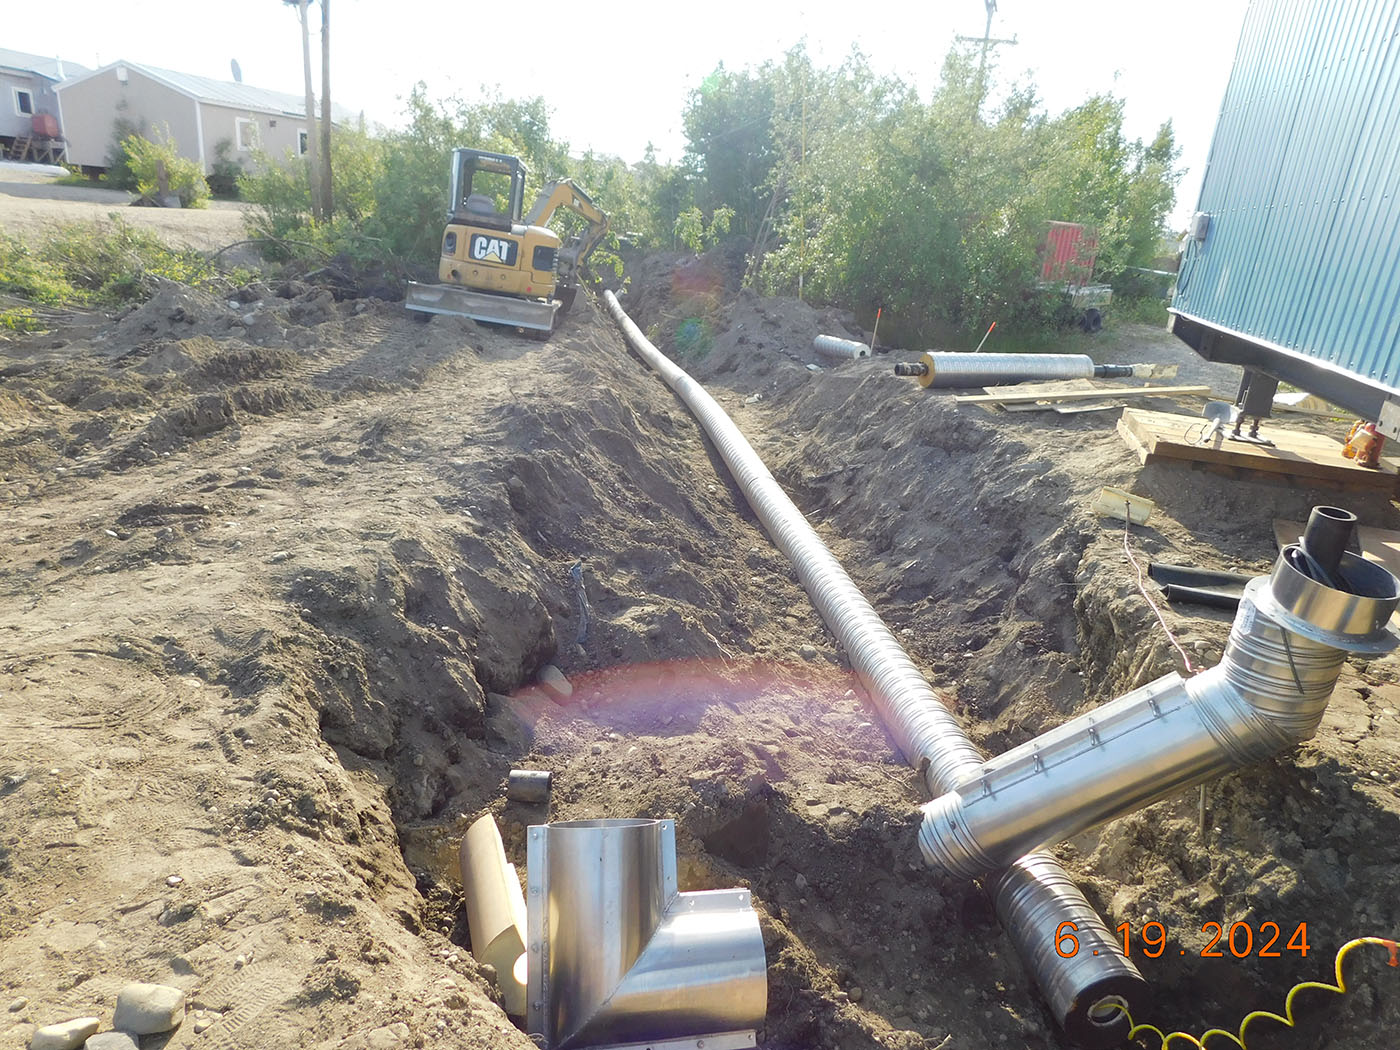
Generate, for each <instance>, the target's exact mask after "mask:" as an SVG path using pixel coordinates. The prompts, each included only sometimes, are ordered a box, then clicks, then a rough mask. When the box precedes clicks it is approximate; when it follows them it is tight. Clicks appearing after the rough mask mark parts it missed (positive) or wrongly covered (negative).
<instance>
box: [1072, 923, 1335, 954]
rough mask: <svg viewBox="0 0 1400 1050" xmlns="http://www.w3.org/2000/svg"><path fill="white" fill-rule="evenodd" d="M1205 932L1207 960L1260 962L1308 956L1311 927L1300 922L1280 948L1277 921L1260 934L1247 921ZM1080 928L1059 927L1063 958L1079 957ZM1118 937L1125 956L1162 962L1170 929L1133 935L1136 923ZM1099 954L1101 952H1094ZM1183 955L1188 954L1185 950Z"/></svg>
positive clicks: (1124, 926)
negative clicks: (1135, 952) (1136, 954)
mask: <svg viewBox="0 0 1400 1050" xmlns="http://www.w3.org/2000/svg"><path fill="white" fill-rule="evenodd" d="M1201 932H1202V933H1204V934H1207V935H1208V936H1209V937H1210V940H1209V941H1208V942H1207V943H1206V946H1205V947H1204V948H1202V949H1201V952H1200V955H1201V958H1203V959H1224V958H1226V952H1227V951H1228V952H1229V954H1230V955H1232V956H1234V957H1235V958H1236V959H1247V958H1249V956H1251V955H1254V956H1257V957H1258V958H1260V959H1278V958H1281V957H1282V956H1283V953H1284V952H1286V951H1290V952H1297V953H1298V954H1299V955H1303V956H1306V955H1307V954H1308V924H1307V923H1306V922H1300V923H1299V924H1298V925H1297V927H1296V928H1295V929H1294V930H1293V934H1292V936H1290V937H1289V938H1288V940H1287V941H1286V942H1285V943H1283V944H1282V945H1280V943H1279V942H1280V941H1281V940H1282V939H1283V930H1282V929H1280V927H1279V924H1278V923H1276V922H1261V923H1260V924H1259V932H1258V934H1257V935H1256V934H1255V931H1254V927H1253V926H1251V925H1250V924H1249V923H1247V922H1233V923H1231V924H1230V925H1229V926H1228V927H1226V926H1225V925H1223V924H1222V923H1218V922H1208V923H1205V924H1204V925H1202V926H1201ZM1078 933H1079V927H1078V926H1077V925H1075V924H1074V923H1073V922H1062V923H1060V925H1059V926H1057V927H1056V928H1055V952H1056V953H1057V954H1058V955H1059V956H1060V958H1062V959H1072V958H1074V957H1075V956H1076V955H1078V954H1079V937H1078ZM1118 936H1119V937H1121V938H1122V946H1123V954H1124V955H1128V956H1131V955H1132V953H1133V950H1134V949H1136V950H1138V951H1140V952H1141V953H1142V954H1143V955H1145V956H1147V958H1149V959H1160V958H1161V957H1162V956H1163V955H1164V954H1165V953H1166V950H1167V928H1166V926H1164V925H1163V924H1162V923H1160V922H1156V921H1153V922H1148V923H1144V924H1143V926H1142V928H1141V929H1140V930H1139V931H1137V936H1136V937H1134V935H1133V928H1132V923H1129V922H1124V923H1119V925H1118ZM1094 954H1095V955H1098V954H1099V949H1097V948H1096V949H1094ZM1180 954H1182V955H1185V954H1186V949H1185V948H1182V949H1181V951H1180Z"/></svg>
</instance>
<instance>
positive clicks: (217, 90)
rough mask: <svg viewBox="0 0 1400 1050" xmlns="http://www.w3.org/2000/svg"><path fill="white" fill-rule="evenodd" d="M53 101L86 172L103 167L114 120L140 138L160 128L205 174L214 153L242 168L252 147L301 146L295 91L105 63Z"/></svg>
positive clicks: (343, 118) (338, 116)
mask: <svg viewBox="0 0 1400 1050" xmlns="http://www.w3.org/2000/svg"><path fill="white" fill-rule="evenodd" d="M58 106H59V119H60V120H61V121H64V122H65V123H64V129H65V133H66V135H67V138H68V162H69V163H70V164H76V165H79V166H80V167H81V168H82V169H83V171H84V173H86V174H95V173H97V172H99V171H102V170H104V169H105V168H106V166H107V158H108V155H109V154H110V153H111V151H112V145H113V141H114V139H115V137H116V127H117V122H118V121H119V120H120V121H124V122H126V123H128V124H130V125H131V126H133V127H134V128H136V130H137V131H139V132H140V133H141V134H143V135H145V136H147V137H153V136H154V135H156V134H164V133H165V132H166V130H167V129H168V131H169V134H170V136H171V137H172V138H173V139H174V140H175V146H176V149H177V150H178V152H179V153H180V154H181V155H182V156H184V157H188V158H189V159H190V160H193V161H196V162H198V163H199V165H200V167H201V168H202V169H203V171H204V173H205V174H206V175H208V174H211V173H212V172H213V170H214V163H215V161H217V160H219V159H220V157H221V156H223V157H225V158H227V159H228V160H230V161H233V162H235V163H237V164H239V165H241V166H243V167H245V168H246V167H249V166H251V164H252V160H253V157H254V154H255V153H256V152H257V151H259V150H262V151H265V152H267V153H269V154H271V155H273V156H281V155H282V154H284V153H286V152H288V151H291V152H292V153H294V154H296V155H298V156H299V155H301V154H303V153H305V152H306V150H307V137H308V133H309V129H308V128H307V125H306V99H305V98H304V97H303V96H301V95H289V94H286V93H284V92H281V91H268V90H266V89H264V88H257V87H252V86H250V85H248V84H238V83H233V82H231V81H224V80H213V79H210V78H209V77H200V76H195V75H193V74H191V73H176V72H174V71H173V70H169V69H158V68H156V67H155V66H147V65H143V64H140V63H136V62H127V61H121V62H113V63H111V64H110V65H106V66H103V67H102V68H101V69H97V70H93V71H92V72H90V73H87V74H85V75H83V76H79V77H73V78H71V79H69V80H66V81H64V82H63V83H62V84H60V85H59V87H58ZM318 115H319V114H318ZM333 116H334V120H335V122H336V123H338V124H339V123H346V122H348V121H349V120H350V119H351V114H350V112H349V111H348V110H346V109H344V108H343V107H340V106H336V107H334V114H333Z"/></svg>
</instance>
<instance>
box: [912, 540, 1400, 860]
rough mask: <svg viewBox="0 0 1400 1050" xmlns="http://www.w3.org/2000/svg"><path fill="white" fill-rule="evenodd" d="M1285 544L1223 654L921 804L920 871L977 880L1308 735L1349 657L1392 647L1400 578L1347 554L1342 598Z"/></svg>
mask: <svg viewBox="0 0 1400 1050" xmlns="http://www.w3.org/2000/svg"><path fill="white" fill-rule="evenodd" d="M1299 551H1300V549H1299V548H1298V547H1297V546H1296V545H1295V546H1289V547H1285V548H1284V550H1283V551H1281V552H1280V554H1279V557H1278V561H1277V562H1276V563H1275V564H1274V569H1273V572H1272V574H1271V575H1270V576H1268V577H1262V576H1261V577H1258V578H1256V579H1254V580H1251V581H1250V582H1249V584H1247V585H1246V587H1245V593H1244V598H1243V599H1242V600H1241V602H1240V608H1239V612H1238V613H1237V614H1236V616H1235V621H1234V624H1233V625H1232V627H1231V629H1230V639H1229V642H1228V643H1227V644H1226V647H1225V654H1224V656H1223V657H1222V658H1221V661H1220V663H1219V664H1217V665H1216V666H1214V667H1212V668H1210V669H1209V670H1207V671H1204V672H1202V673H1201V674H1199V675H1197V676H1196V677H1194V678H1192V679H1190V680H1189V681H1187V680H1183V679H1182V678H1181V677H1180V676H1178V675H1175V674H1170V675H1167V676H1166V677H1164V678H1159V679H1158V680H1157V681H1155V682H1150V683H1148V684H1147V685H1145V686H1143V687H1142V688H1141V689H1136V690H1134V691H1133V692H1130V693H1128V694H1126V695H1124V696H1121V697H1119V698H1118V699H1116V700H1112V701H1110V702H1109V703H1107V704H1104V705H1102V706H1100V707H1098V708H1096V709H1095V710H1093V711H1091V712H1089V713H1088V714H1085V715H1082V716H1080V717H1079V718H1075V719H1072V720H1070V721H1069V722H1066V723H1064V724H1063V725H1060V726H1057V727H1056V728H1054V729H1051V730H1049V731H1048V732H1046V733H1042V734H1041V735H1040V736H1038V737H1036V738H1035V739H1034V740H1030V741H1028V742H1026V743H1025V744H1022V745H1021V746H1020V747H1016V748H1013V749H1012V750H1010V751H1008V752H1006V753H1005V754H1002V755H1000V756H998V757H997V758H994V759H991V760H990V761H987V762H984V763H982V764H981V766H980V767H979V768H978V769H976V770H973V771H971V772H970V773H969V775H967V776H966V777H964V778H963V780H962V782H961V783H959V784H955V785H953V787H952V788H951V789H950V790H948V791H946V792H945V793H944V794H943V795H942V796H940V797H939V798H936V799H934V800H933V801H932V802H930V803H928V804H927V805H926V806H924V807H923V813H924V819H923V823H922V825H921V826H920V828H919V847H920V850H921V851H922V852H923V855H924V859H925V861H927V862H928V864H929V865H931V866H933V867H936V868H940V869H942V870H945V871H948V872H952V873H954V874H958V875H963V876H966V877H969V878H977V877H979V876H982V875H984V874H986V873H987V872H989V871H992V870H994V869H995V868H997V867H998V866H1000V865H1003V864H1007V863H1009V862H1010V861H1011V860H1014V859H1015V858H1016V857H1019V856H1021V855H1022V854H1024V853H1025V852H1027V851H1028V850H1032V849H1039V848H1042V847H1044V846H1048V845H1051V844H1053V843H1056V842H1060V841H1063V840H1064V839H1066V838H1069V837H1070V836H1072V835H1077V834H1079V833H1080V832H1082V831H1086V830H1088V829H1089V828H1091V827H1095V826H1096V825H1098V824H1102V823H1104V822H1106V821H1109V820H1113V819H1114V818H1116V817H1120V816H1123V815H1124V814H1127V813H1131V812H1134V811H1136V810H1138V809H1141V808H1143V807H1144V806H1148V805H1151V804H1152V803H1153V802H1157V801H1160V800H1161V799H1164V798H1168V797H1170V796H1172V795H1175V794H1178V793H1179V792H1181V791H1183V790H1185V789H1186V788H1189V787H1193V786H1194V785H1196V784H1199V783H1202V782H1204V781H1206V780H1209V779H1211V778H1214V777H1217V776H1220V775H1221V774H1223V773H1226V772H1229V771H1230V770H1232V769H1236V768H1238V767H1240V766H1243V765H1247V764H1249V763H1251V762H1257V761H1259V760H1260V759H1263V758H1266V757H1268V756H1270V755H1274V754H1278V753H1280V752H1282V751H1285V750H1287V749H1288V748H1290V747H1295V746H1297V745H1298V744H1300V743H1302V742H1303V741H1304V740H1307V739H1308V738H1309V737H1311V736H1312V735H1313V733H1315V732H1316V731H1317V727H1318V725H1319V724H1320V723H1321V721H1322V716H1323V712H1324V711H1325V710H1326V708H1327V703H1328V701H1329V700H1330V699H1331V697H1332V690H1333V688H1334V687H1335V685H1336V682H1337V678H1338V676H1339V675H1340V674H1341V668H1342V663H1343V661H1344V660H1345V659H1346V656H1347V653H1349V652H1361V653H1379V652H1387V651H1389V650H1391V649H1393V648H1395V646H1396V644H1397V636H1396V634H1395V632H1394V631H1393V630H1392V629H1391V628H1389V627H1388V621H1389V620H1390V616H1391V614H1392V613H1393V612H1394V611H1395V609H1396V606H1397V604H1400V581H1397V580H1396V579H1395V577H1394V576H1392V575H1391V574H1390V573H1389V572H1387V571H1386V570H1385V569H1383V568H1381V567H1380V566H1378V565H1375V564H1372V563H1371V562H1368V561H1366V560H1365V559H1364V558H1362V557H1360V556H1358V555H1354V554H1351V553H1346V554H1343V555H1341V557H1340V560H1339V564H1338V565H1337V574H1336V575H1337V578H1338V579H1339V580H1340V581H1342V582H1344V583H1345V585H1346V588H1345V589H1342V588H1333V587H1329V586H1327V585H1326V584H1324V583H1322V582H1320V581H1319V580H1316V579H1313V578H1312V577H1311V576H1310V575H1309V574H1308V572H1307V571H1306V570H1307V565H1308V563H1307V562H1306V561H1305V560H1304V559H1303V558H1301V557H1300V554H1299Z"/></svg>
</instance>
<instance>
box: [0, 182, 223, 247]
mask: <svg viewBox="0 0 1400 1050" xmlns="http://www.w3.org/2000/svg"><path fill="white" fill-rule="evenodd" d="M26 167H27V166H26V165H22V164H6V165H4V166H3V168H0V228H3V229H4V231H5V232H6V233H8V234H10V235H11V236H15V237H19V238H21V239H26V238H31V237H34V236H37V235H41V234H42V233H43V232H44V231H45V230H46V229H50V228H52V227H53V226H55V225H59V224H62V223H69V222H101V221H102V220H105V219H106V218H107V217H108V216H109V215H111V214H112V213H114V212H115V213H116V214H118V215H120V216H121V218H122V219H123V220H124V221H126V222H129V223H132V224H133V225H136V226H142V227H148V228H150V229H152V230H155V231H157V232H158V233H160V235H161V236H162V237H164V238H166V239H167V240H168V241H170V242H171V243H172V244H180V245H184V246H186V247H189V248H197V249H199V250H201V251H217V250H218V249H220V248H223V247H225V246H226V245H230V244H233V243H234V242H235V241H239V240H242V239H243V237H244V232H243V215H244V213H245V212H246V211H247V209H248V207H249V205H246V204H243V203H241V202H239V201H216V200H211V201H209V202H207V206H206V207H204V208H133V207H131V206H130V205H131V202H132V201H133V200H135V199H136V197H135V194H132V193H127V192H125V191H124V190H109V189H106V188H104V187H101V186H96V185H94V186H59V185H56V184H55V183H54V176H53V175H52V174H49V173H48V169H47V166H38V167H39V168H40V170H38V171H28V170H25V169H26Z"/></svg>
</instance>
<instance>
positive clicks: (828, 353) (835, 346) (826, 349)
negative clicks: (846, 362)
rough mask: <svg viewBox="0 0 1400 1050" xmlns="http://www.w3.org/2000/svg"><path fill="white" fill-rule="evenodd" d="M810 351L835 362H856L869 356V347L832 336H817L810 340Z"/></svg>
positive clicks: (852, 340) (851, 340)
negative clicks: (845, 360) (844, 359)
mask: <svg viewBox="0 0 1400 1050" xmlns="http://www.w3.org/2000/svg"><path fill="white" fill-rule="evenodd" d="M812 349H814V350H816V352H817V353H819V354H821V355H822V356H823V357H831V358H835V359H837V360H840V359H842V358H851V359H852V360H856V359H859V358H862V357H869V356H870V347H868V346H866V345H865V344H864V343H858V342H856V341H855V340H854V339H840V338H838V337H837V336H834V335H819V336H817V337H816V338H814V339H813V340H812Z"/></svg>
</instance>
